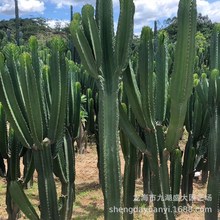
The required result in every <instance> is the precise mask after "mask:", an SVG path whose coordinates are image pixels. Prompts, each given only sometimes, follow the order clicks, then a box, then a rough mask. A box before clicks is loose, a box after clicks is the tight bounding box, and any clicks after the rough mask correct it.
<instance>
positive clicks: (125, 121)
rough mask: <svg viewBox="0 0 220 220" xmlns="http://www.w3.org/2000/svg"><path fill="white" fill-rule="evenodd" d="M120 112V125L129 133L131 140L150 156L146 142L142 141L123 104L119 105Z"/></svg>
mask: <svg viewBox="0 0 220 220" xmlns="http://www.w3.org/2000/svg"><path fill="white" fill-rule="evenodd" d="M119 112H120V127H121V129H122V130H123V131H124V133H126V134H127V136H128V138H129V140H130V142H131V143H132V144H133V145H134V146H135V147H136V148H137V149H139V150H140V151H141V152H143V153H145V154H146V155H148V156H151V153H150V152H149V151H148V149H147V146H146V144H145V143H144V142H143V141H142V139H141V138H140V136H139V135H138V134H137V132H136V131H135V129H134V127H133V125H132V124H131V123H130V122H129V120H128V117H127V116H126V113H125V112H124V110H123V108H122V106H120V105H119Z"/></svg>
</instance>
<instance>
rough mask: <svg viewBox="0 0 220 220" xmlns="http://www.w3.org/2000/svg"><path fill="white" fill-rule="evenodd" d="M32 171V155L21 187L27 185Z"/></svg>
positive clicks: (33, 169) (33, 167)
mask: <svg viewBox="0 0 220 220" xmlns="http://www.w3.org/2000/svg"><path fill="white" fill-rule="evenodd" d="M34 171H35V166H34V157H33V155H31V159H30V162H29V164H28V168H27V171H26V173H25V175H24V177H23V183H22V185H23V186H25V185H27V183H28V182H29V181H30V179H31V178H32V177H33V174H34Z"/></svg>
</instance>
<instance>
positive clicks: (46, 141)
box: [0, 37, 68, 219]
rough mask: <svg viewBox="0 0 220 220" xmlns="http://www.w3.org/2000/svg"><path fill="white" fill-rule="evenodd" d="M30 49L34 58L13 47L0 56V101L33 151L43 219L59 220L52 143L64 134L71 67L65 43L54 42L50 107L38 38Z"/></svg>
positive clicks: (31, 40)
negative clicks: (65, 51) (67, 60)
mask: <svg viewBox="0 0 220 220" xmlns="http://www.w3.org/2000/svg"><path fill="white" fill-rule="evenodd" d="M29 46H30V52H31V55H30V54H29V53H22V54H19V50H18V48H16V46H14V45H9V46H7V47H6V48H5V50H4V54H5V57H4V55H3V54H2V53H1V54H0V90H1V95H0V96H1V97H0V98H1V101H2V103H3V106H4V108H5V111H6V114H7V118H8V120H9V122H10V124H11V126H12V127H13V129H14V131H15V135H16V136H17V137H18V139H19V140H20V141H21V143H22V144H23V146H25V147H27V148H30V149H32V152H33V156H34V163H35V167H36V170H37V172H38V186H39V197H40V210H41V218H42V219H59V218H60V217H59V212H58V204H57V194H56V187H55V182H54V178H53V162H52V159H53V158H52V151H51V150H52V146H54V145H52V144H55V143H56V142H57V141H59V140H60V139H62V138H63V135H64V122H65V119H66V102H67V88H68V86H67V85H68V65H66V59H65V56H64V51H63V49H64V47H63V42H62V41H61V40H58V39H55V40H54V41H53V42H52V52H51V57H50V72H51V75H50V88H51V91H50V92H51V103H49V104H48V102H49V100H47V99H46V96H45V94H46V92H45V91H46V89H45V87H44V86H43V85H44V83H43V74H42V69H41V64H40V60H39V57H38V44H37V40H36V38H34V37H32V38H31V39H30V45H29ZM5 58H6V61H5V62H4V60H5ZM53 152H57V150H56V149H53ZM13 189H14V190H16V187H15V188H14V187H12V189H11V194H12V195H14V196H15V193H13V192H14V191H13ZM18 201H19V200H18ZM21 204H22V202H21Z"/></svg>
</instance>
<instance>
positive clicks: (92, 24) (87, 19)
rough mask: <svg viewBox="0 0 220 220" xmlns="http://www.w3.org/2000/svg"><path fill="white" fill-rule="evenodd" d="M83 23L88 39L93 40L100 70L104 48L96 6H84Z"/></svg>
mask: <svg viewBox="0 0 220 220" xmlns="http://www.w3.org/2000/svg"><path fill="white" fill-rule="evenodd" d="M82 23H83V29H84V32H85V35H86V37H87V39H89V40H90V41H91V44H92V49H93V52H94V57H95V60H96V65H97V68H98V71H100V67H101V64H102V48H101V41H100V36H99V30H98V26H97V23H96V21H95V19H94V8H93V7H92V6H91V5H85V6H83V8H82Z"/></svg>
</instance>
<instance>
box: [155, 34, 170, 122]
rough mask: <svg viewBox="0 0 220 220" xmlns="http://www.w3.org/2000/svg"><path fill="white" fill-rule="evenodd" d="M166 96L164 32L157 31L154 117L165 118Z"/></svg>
mask: <svg viewBox="0 0 220 220" xmlns="http://www.w3.org/2000/svg"><path fill="white" fill-rule="evenodd" d="M167 96H168V50H167V36H166V33H164V32H162V33H159V36H158V47H157V54H156V94H155V111H156V113H155V119H156V121H158V122H159V123H160V124H161V123H162V122H163V121H164V120H165V116H166V108H167Z"/></svg>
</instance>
